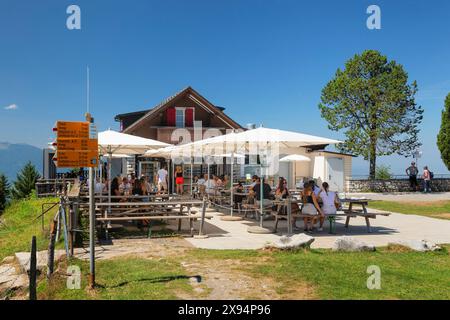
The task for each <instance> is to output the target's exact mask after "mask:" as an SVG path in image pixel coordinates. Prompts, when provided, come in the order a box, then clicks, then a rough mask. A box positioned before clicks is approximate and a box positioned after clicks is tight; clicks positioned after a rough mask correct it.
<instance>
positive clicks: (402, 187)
mask: <svg viewBox="0 0 450 320" xmlns="http://www.w3.org/2000/svg"><path fill="white" fill-rule="evenodd" d="M417 181H418V183H419V188H420V191H422V190H423V181H422V179H417ZM431 190H432V191H433V192H448V191H450V178H436V179H433V180H432V181H431ZM369 191H371V192H409V191H411V189H410V187H409V180H408V179H391V180H349V192H369Z"/></svg>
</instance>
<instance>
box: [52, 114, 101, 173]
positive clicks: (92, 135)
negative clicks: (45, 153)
mask: <svg viewBox="0 0 450 320" xmlns="http://www.w3.org/2000/svg"><path fill="white" fill-rule="evenodd" d="M53 131H55V132H56V141H55V142H54V143H53V145H54V146H55V147H56V153H55V156H54V158H53V161H54V162H55V165H56V167H58V168H79V167H96V166H97V165H98V139H97V128H96V126H95V125H94V124H93V123H89V122H87V121H85V122H74V121H58V122H56V126H55V128H53Z"/></svg>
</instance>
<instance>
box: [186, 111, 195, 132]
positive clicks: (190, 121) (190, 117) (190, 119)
mask: <svg viewBox="0 0 450 320" xmlns="http://www.w3.org/2000/svg"><path fill="white" fill-rule="evenodd" d="M184 118H185V120H184V121H185V125H186V127H193V126H194V108H186V110H185V112H184Z"/></svg>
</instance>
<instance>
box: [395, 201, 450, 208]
mask: <svg viewBox="0 0 450 320" xmlns="http://www.w3.org/2000/svg"><path fill="white" fill-rule="evenodd" d="M399 202H400V201H399ZM447 203H448V201H444V200H437V201H408V204H410V205H412V206H419V207H434V206H438V207H441V206H444V205H446V204H447Z"/></svg>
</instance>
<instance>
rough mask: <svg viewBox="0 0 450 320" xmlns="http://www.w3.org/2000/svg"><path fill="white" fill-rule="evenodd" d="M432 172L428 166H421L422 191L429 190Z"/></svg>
mask: <svg viewBox="0 0 450 320" xmlns="http://www.w3.org/2000/svg"><path fill="white" fill-rule="evenodd" d="M432 175H433V174H432V173H431V171H430V170H428V166H425V167H423V174H422V178H423V192H424V193H427V192H431V179H432V178H433V177H432Z"/></svg>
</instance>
